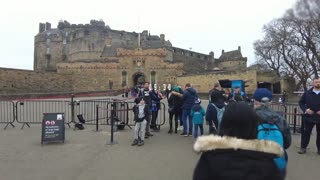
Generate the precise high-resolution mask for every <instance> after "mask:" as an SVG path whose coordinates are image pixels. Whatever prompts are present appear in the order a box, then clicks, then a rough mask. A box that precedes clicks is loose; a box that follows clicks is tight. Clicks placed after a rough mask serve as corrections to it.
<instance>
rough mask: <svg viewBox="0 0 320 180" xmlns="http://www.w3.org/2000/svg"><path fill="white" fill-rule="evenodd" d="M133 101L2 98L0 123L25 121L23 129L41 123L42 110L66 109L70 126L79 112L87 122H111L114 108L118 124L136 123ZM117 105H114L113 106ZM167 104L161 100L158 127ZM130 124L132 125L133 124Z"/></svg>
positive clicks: (108, 123)
mask: <svg viewBox="0 0 320 180" xmlns="http://www.w3.org/2000/svg"><path fill="white" fill-rule="evenodd" d="M133 106H134V103H133V102H125V101H121V100H116V99H114V100H113V99H110V98H106V99H98V100H81V101H79V100H74V97H73V96H72V97H71V101H63V100H20V101H17V102H15V103H14V102H10V101H0V123H5V124H6V127H5V129H6V128H7V126H8V125H11V126H12V127H15V126H14V124H13V123H14V122H16V123H19V124H22V127H21V129H23V128H24V127H25V126H28V127H30V125H31V124H41V123H42V119H43V113H64V114H65V123H66V125H68V126H69V127H70V124H71V123H76V122H77V116H78V115H82V117H83V118H84V119H85V120H86V124H87V125H96V126H98V125H110V124H111V121H110V120H111V118H112V116H111V114H112V113H111V110H113V112H114V118H115V119H116V121H115V125H117V124H119V123H122V124H124V125H127V126H129V127H130V126H134V125H135V122H134V120H133V119H134V115H133V110H132V108H133ZM112 107H114V109H113V108H112ZM165 113H166V107H165V104H164V103H161V109H160V110H159V115H158V118H157V122H156V125H157V126H158V127H160V126H162V125H164V124H165ZM130 128H131V127H130Z"/></svg>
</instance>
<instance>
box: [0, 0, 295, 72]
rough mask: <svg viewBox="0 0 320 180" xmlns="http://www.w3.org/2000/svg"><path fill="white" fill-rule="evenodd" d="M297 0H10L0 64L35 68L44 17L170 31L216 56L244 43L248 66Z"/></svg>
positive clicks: (170, 36) (5, 5) (2, 11)
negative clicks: (270, 26) (270, 28)
mask: <svg viewBox="0 0 320 180" xmlns="http://www.w3.org/2000/svg"><path fill="white" fill-rule="evenodd" d="M295 2H296V0H161V1H156V0H103V1H101V0H100V1H99V0H90V1H79V0H54V1H44V0H28V1H21V0H9V1H3V2H1V7H0V18H1V21H0V22H1V28H0V40H1V43H0V52H1V58H0V67H7V68H18V69H33V51H34V49H33V48H34V36H35V35H36V34H37V33H38V30H39V23H40V22H50V23H51V26H52V28H56V27H57V24H58V22H59V21H60V20H67V21H69V22H70V23H72V24H86V23H89V22H90V20H91V19H96V20H100V19H102V20H103V21H104V22H105V23H106V24H108V25H109V26H110V27H111V28H112V29H116V30H125V31H129V32H132V31H135V32H142V31H143V30H149V31H150V33H151V34H152V35H160V34H162V33H163V34H165V38H166V40H170V42H171V43H172V45H173V46H175V47H179V48H184V49H190V48H192V50H193V51H196V52H201V53H205V54H209V52H210V51H213V52H214V53H215V57H219V56H220V55H221V50H222V49H224V50H225V51H231V50H235V49H237V48H238V46H241V50H242V55H243V56H245V57H248V65H250V64H252V63H253V62H254V61H255V56H254V50H253V42H254V41H255V40H257V39H261V38H262V36H263V32H262V27H263V25H264V24H266V23H268V22H270V21H271V20H272V19H275V18H279V17H281V16H282V15H283V14H284V13H285V11H286V10H287V9H289V8H291V7H292V6H293V5H294V3H295Z"/></svg>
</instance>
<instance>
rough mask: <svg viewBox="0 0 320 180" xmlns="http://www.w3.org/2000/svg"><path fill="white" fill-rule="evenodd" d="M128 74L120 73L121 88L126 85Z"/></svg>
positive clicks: (125, 72)
mask: <svg viewBox="0 0 320 180" xmlns="http://www.w3.org/2000/svg"><path fill="white" fill-rule="evenodd" d="M127 78H128V73H127V71H122V84H121V85H122V87H124V86H126V85H127Z"/></svg>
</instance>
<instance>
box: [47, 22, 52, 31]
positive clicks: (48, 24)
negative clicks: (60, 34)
mask: <svg viewBox="0 0 320 180" xmlns="http://www.w3.org/2000/svg"><path fill="white" fill-rule="evenodd" d="M50 29H51V24H50V23H48V22H46V31H48V30H50Z"/></svg>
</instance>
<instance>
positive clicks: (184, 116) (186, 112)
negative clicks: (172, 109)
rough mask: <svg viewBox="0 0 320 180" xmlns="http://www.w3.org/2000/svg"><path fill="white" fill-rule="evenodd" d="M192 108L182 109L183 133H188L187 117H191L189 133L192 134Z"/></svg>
mask: <svg viewBox="0 0 320 180" xmlns="http://www.w3.org/2000/svg"><path fill="white" fill-rule="evenodd" d="M190 111H191V109H184V110H182V124H183V134H187V128H188V127H187V118H189V134H192V126H193V122H192V118H191V117H190Z"/></svg>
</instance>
